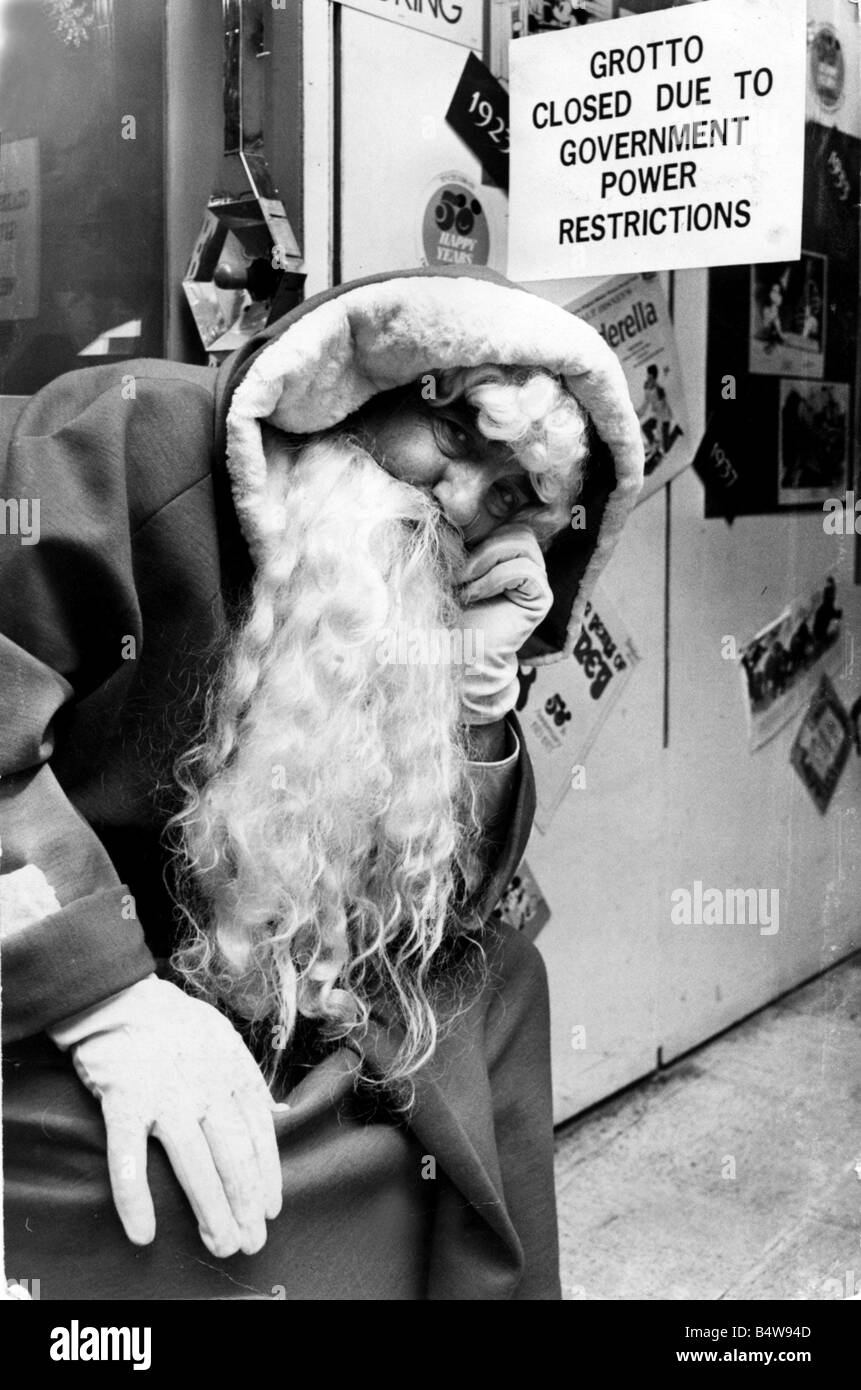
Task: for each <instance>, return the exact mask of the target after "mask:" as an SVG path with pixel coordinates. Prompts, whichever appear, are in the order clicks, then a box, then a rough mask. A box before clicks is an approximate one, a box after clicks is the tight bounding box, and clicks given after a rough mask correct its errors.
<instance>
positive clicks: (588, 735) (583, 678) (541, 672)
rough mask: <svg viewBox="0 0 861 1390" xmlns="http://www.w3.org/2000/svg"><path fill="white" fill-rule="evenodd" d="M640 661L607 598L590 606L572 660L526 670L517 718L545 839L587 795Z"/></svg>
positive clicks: (596, 599) (594, 600) (597, 598)
mask: <svg viewBox="0 0 861 1390" xmlns="http://www.w3.org/2000/svg"><path fill="white" fill-rule="evenodd" d="M639 660H640V656H639V653H638V651H637V648H636V647H635V645H634V642H633V640H632V638H631V636H630V634H629V632H628V630H627V628H626V627H625V624H624V622H623V621H622V619H621V618H620V617H619V614H618V613H617V612H616V610H615V608H614V607H613V605H612V604H611V602H610V601H609V599H607V598H606V597H605V596H604V595H603V594H602V595H600V596H599V595H597V594H595V595H593V598H592V601H591V602H590V603H587V604H586V612H585V614H584V617H583V624H582V626H581V629H580V636H579V637H578V639H577V641H576V643H575V645H574V652H573V655H572V656H570V657H569V658H568V659H567V660H564V661H557V662H554V663H553V664H552V665H549V666H538V667H532V668H531V669H530V668H522V670H521V677H520V698H519V700H518V702H517V710H518V714H519V718H520V723H521V726H522V728H523V731H524V734H525V736H526V741H527V744H528V747H529V756H530V758H531V760H532V766H533V769H534V772H535V787H536V798H537V805H536V810H535V824H536V826H537V827H538V829H539V830H540V831H541V832H542V834H544V833H546V831H547V828H548V826H549V825H550V822H551V820H552V819H553V816H554V815H555V814H556V812H557V810H558V809H559V806H560V805H561V803H562V801H563V800H564V798H565V796H566V794H567V793H568V792H569V791H571V790H572V789H575V788H582V787H585V785H586V782H585V759H586V755H587V753H588V752H589V749H590V748H591V747H592V744H593V743H594V741H595V738H596V737H597V734H598V731H599V730H600V728H601V726H602V724H603V723H604V721H605V720H606V718H607V715H608V714H609V713H610V710H611V709H612V707H613V706H614V705H615V703H616V701H617V700H618V699H619V696H620V695H621V694H622V691H623V689H624V688H625V686H626V685H627V683H628V681H629V680H630V678H631V674H632V672H633V670H634V667H635V666H636V665H637V664H638V662H639Z"/></svg>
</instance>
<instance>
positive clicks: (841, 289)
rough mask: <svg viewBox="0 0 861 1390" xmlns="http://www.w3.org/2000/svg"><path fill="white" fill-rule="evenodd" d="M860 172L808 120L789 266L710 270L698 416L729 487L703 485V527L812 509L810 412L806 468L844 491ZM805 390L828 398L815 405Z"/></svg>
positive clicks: (817, 501)
mask: <svg viewBox="0 0 861 1390" xmlns="http://www.w3.org/2000/svg"><path fill="white" fill-rule="evenodd" d="M859 170H861V140H858V139H856V138H855V137H853V136H851V135H849V134H847V133H845V132H844V131H842V130H840V129H838V128H836V127H826V126H823V125H818V124H816V123H814V122H812V121H811V122H808V124H807V126H806V128H805V171H804V209H803V218H802V246H803V248H804V249H803V251H802V255H801V257H800V259H799V260H798V261H796V262H794V263H792V264H787V263H786V262H779V263H777V264H772V265H756V266H753V267H750V266H719V267H715V268H713V269H712V270H710V271H709V300H708V319H707V349H706V361H707V366H706V411H705V413H706V419H711V418H712V417H713V416H715V415H719V416H720V421H721V447H722V449H723V452H724V454H725V455H726V457H728V458H730V459H731V460H732V466H733V470H734V473H735V475H736V477H735V478H734V480H733V484H732V488H731V498H730V496H729V494H728V491H727V488H726V487H725V486H724V485H723V482H722V479H721V478H719V477H717V476H715V477H714V479H713V480H712V481H709V480H708V479H706V480H705V515H706V517H724V516H725V515H726V507H727V504H728V502H729V501H731V505H732V509H733V515H735V516H752V515H773V514H775V513H777V512H780V511H783V510H788V509H790V508H796V509H800V508H814V507H820V506H821V504H822V500H823V497H824V496H827V495H829V494H828V493H827V492H825V493H823V491H822V489H823V487H826V486H827V485H826V484H825V482H824V481H823V478H822V477H812V476H810V465H809V464H808V463H807V462H805V456H806V455H807V453H808V452H809V451H808V450H807V448H806V445H805V442H804V441H805V439H809V431H808V428H807V421H808V420H809V419H810V417H811V416H812V415H814V414H817V413H824V415H825V417H826V419H827V425H826V429H825V434H824V439H825V440H826V441H827V444H826V447H825V449H824V450H823V449H822V448H821V447H820V445H821V441H820V442H819V443H818V444H817V445H816V448H817V459H816V462H815V467H816V468H821V469H822V470H823V471H824V472H825V473H828V474H830V475H832V476H834V477H835V478H836V480H837V481H836V483H835V486H836V487H838V488H839V487H841V486H845V485H846V482H847V481H849V482H850V483H851V479H852V478H853V476H854V472H855V467H856V455H857V453H858V446H857V434H856V431H855V430H854V429H852V428H851V425H850V422H851V421H852V420H853V419H854V416H855V411H856V403H855V392H856V388H855V385H854V383H855V381H856V372H857V366H856V363H857V355H858V289H859V281H858V267H859V253H861V247H859V220H858V205H859V201H861V180H859ZM820 301H821V305H822V312H821V314H819V315H817V311H816V306H817V304H818V303H820ZM817 318H819V320H820V322H818V323H817V322H816V319H817ZM787 379H789V384H787ZM805 379H806V380H807V381H808V382H809V383H810V388H808V387H806V386H805V384H804V381H805ZM813 382H816V383H817V384H820V385H822V386H824V387H826V388H827V391H826V396H825V397H824V398H823V397H821V396H818V395H817V392H816V390H815V388H814V387H813ZM790 398H791V399H790ZM788 401H789V407H788V410H785V407H786V406H787V402H788ZM823 401H824V404H821V403H822V402H823ZM793 412H794V417H795V423H794V424H793V423H792V421H791V420H790V418H789V417H791V416H793ZM841 416H843V417H845V422H846V423H845V426H844V423H843V421H842V420H841V418H840V417H841ZM785 454H786V457H785V456H784V455H785ZM787 465H788V467H787ZM841 478H842V480H843V482H842V484H841V481H840V480H841ZM830 495H834V494H833V493H832V494H830Z"/></svg>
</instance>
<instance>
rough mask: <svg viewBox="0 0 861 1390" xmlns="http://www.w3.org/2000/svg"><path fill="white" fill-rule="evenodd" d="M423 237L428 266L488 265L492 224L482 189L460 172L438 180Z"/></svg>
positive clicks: (431, 197)
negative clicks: (461, 176)
mask: <svg viewBox="0 0 861 1390" xmlns="http://www.w3.org/2000/svg"><path fill="white" fill-rule="evenodd" d="M421 236H422V251H423V254H424V259H425V263H426V264H427V265H433V266H437V265H487V262H488V259H489V257H490V225H489V222H488V218H487V212H486V210H485V206H484V200H483V197H482V194H481V192H480V190H478V189H477V188H474V187H473V186H472V184H471V183H469V182H468V181H467V180H466V179H463V178H460V177H459V176H458V175H456V174H452V175H449V174H443V175H442V176H441V177H440V178H439V179H437V180H435V181H434V184H433V186H432V191H431V194H430V197H429V198H428V201H427V203H426V205H425V210H424V215H423V216H422V231H421Z"/></svg>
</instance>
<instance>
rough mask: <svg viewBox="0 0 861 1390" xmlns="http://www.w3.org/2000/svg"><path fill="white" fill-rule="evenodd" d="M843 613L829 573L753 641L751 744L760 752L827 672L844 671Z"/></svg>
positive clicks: (746, 664)
mask: <svg viewBox="0 0 861 1390" xmlns="http://www.w3.org/2000/svg"><path fill="white" fill-rule="evenodd" d="M842 619H843V609H842V608H841V607H840V606H839V605H838V602H837V585H836V582H835V580H834V576H833V575H828V577H827V579H826V580H825V581H824V583H823V584H822V586H821V588H816V589H815V590H813V592H812V593H808V594H805V595H803V596H802V597H800V598H796V599H794V600H793V602H792V603H791V604H790V605H789V606H788V608H787V609H786V611H785V612H784V613H782V614H781V615H780V617H779V618H776V619H775V620H774V622H772V623H769V624H768V626H767V627H764V628H762V629H761V631H759V632H758V633H757V634H756V636H754V637H752V638H751V639H750V641H749V642H747V643H746V644H745V646H744V648H743V649H742V651H741V654H740V658H739V660H740V663H741V670H742V679H743V682H744V688H745V692H746V695H747V704H748V713H749V719H750V746H751V748H760V747H761V746H762V744H763V743H766V742H767V741H768V740H769V739H770V738H773V737H774V735H775V734H776V733H777V732H778V730H779V729H781V728H782V727H783V726H784V725H785V724H786V723H787V722H788V721H789V720H790V719H791V718H792V716H793V715H794V714H795V713H796V711H797V710H798V709H800V708H801V706H802V705H803V704H804V701H805V700H806V699H807V697H808V695H809V694H810V692H811V690H812V689H813V688H814V686H815V685H816V683H817V681H818V680H819V677H820V675H821V673H822V671H823V669H825V668H829V669H835V668H836V667H839V665H840V664H841V662H842V660H843V658H844V652H843V651H842V647H841V636H842V632H843V625H842Z"/></svg>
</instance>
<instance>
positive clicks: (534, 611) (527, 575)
mask: <svg viewBox="0 0 861 1390" xmlns="http://www.w3.org/2000/svg"><path fill="white" fill-rule="evenodd" d="M459 598H460V602H461V604H463V605H464V612H463V614H462V616H461V621H460V626H461V629H462V630H463V633H464V652H465V653H466V652H469V651H473V652H475V660H474V661H473V662H471V663H470V664H468V665H466V666H465V667H464V675H463V681H462V685H461V707H462V711H463V722H464V723H465V724H492V723H493V722H494V721H495V720H497V719H501V718H502V717H503V715H505V714H508V712H509V710H512V709H514V706H515V705H516V703H517V694H518V682H517V653H518V652H519V650H520V648H521V647H522V646H523V644H524V642H525V641H526V639H527V638H528V637H530V636H531V635H532V633H533V632H534V631H535V629H536V628H537V626H538V624H539V623H540V622H541V621H542V619H543V618H545V617H546V616H547V614H548V613H549V612H550V609H551V607H552V605H553V593H552V591H551V589H550V585H549V583H548V580H547V571H546V569H545V567H544V556H543V555H542V553H541V548H540V546H539V544H538V541H537V540H536V538H535V535H534V533H533V532H532V531H531V530H530V529H529V527H528V526H524V525H523V524H518V523H516V522H513V523H511V524H510V525H508V526H500V527H499V529H498V530H496V531H494V532H493V534H492V535H490V536H488V537H487V539H486V540H484V541H482V542H481V543H480V544H479V545H477V546H476V548H475V549H474V550H473V551H471V552H470V555H469V558H468V560H467V562H466V565H465V566H464V569H463V573H462V575H461V589H460V594H459ZM470 630H472V631H471V632H470ZM468 637H471V639H472V642H471V645H470V643H469V642H468V640H467V638H468Z"/></svg>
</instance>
